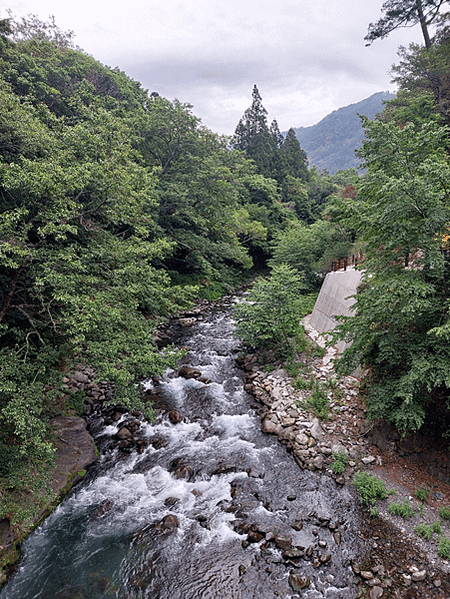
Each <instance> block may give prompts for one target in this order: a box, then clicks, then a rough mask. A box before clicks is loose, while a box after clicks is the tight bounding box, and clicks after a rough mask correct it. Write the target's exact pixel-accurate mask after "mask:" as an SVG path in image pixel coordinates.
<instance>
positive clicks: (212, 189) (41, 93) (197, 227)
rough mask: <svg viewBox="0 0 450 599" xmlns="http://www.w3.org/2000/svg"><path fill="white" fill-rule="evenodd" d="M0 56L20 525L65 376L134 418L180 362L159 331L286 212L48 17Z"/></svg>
mask: <svg viewBox="0 0 450 599" xmlns="http://www.w3.org/2000/svg"><path fill="white" fill-rule="evenodd" d="M0 50H1V53H0V104H1V106H2V110H1V113H0V238H1V244H0V357H1V360H0V422H1V428H0V477H2V480H1V486H2V489H3V490H5V494H4V496H3V501H2V504H1V506H0V512H1V514H2V516H0V517H3V515H4V514H9V516H8V517H10V518H11V519H12V520H14V521H16V515H14V514H17V522H18V521H19V520H20V514H19V512H21V510H22V512H23V514H22V515H23V517H24V518H25V517H26V518H31V516H30V514H31V512H32V510H33V509H34V508H32V506H26V507H23V502H22V501H21V497H25V496H26V493H27V492H28V490H29V489H34V492H35V496H36V499H38V498H39V497H41V498H42V500H44V497H46V495H45V487H46V485H47V478H45V476H46V473H48V472H49V464H51V461H52V459H53V455H54V447H53V445H52V439H51V437H50V436H49V433H48V426H47V424H48V420H49V419H50V418H51V416H52V415H53V414H54V411H55V408H54V407H53V406H56V405H59V404H60V399H61V396H63V395H64V393H65V392H64V390H63V389H62V388H61V383H62V376H63V373H64V372H65V371H67V370H70V369H72V368H74V367H76V365H77V364H79V363H80V362H86V363H88V364H89V365H90V366H92V367H94V369H95V371H96V375H97V377H98V378H99V379H103V380H109V381H111V382H112V383H114V389H115V398H114V400H115V401H117V402H121V403H123V404H125V405H128V406H130V407H131V406H136V405H139V399H138V386H137V383H138V382H139V381H140V380H142V378H144V377H148V376H152V375H153V376H158V375H159V374H161V373H162V372H164V370H165V369H166V368H167V367H168V366H171V365H172V366H174V365H175V364H176V363H177V360H178V359H179V355H180V354H179V353H177V352H173V351H172V350H171V349H170V348H166V350H165V351H164V352H160V351H159V350H158V348H157V346H156V344H155V342H154V336H155V333H156V329H157V327H158V325H159V324H160V323H162V322H164V321H166V320H167V319H168V318H170V317H171V316H173V315H176V314H177V313H179V311H180V310H182V309H185V308H187V307H189V306H190V305H192V302H193V301H194V299H195V298H196V297H197V295H198V286H203V287H204V288H205V289H206V290H207V292H208V293H210V294H212V295H214V296H216V297H217V294H218V293H220V292H223V291H224V290H229V289H230V288H231V286H232V285H233V284H235V283H236V281H238V280H239V278H240V277H241V276H242V272H243V271H245V270H248V269H249V267H251V265H252V259H251V256H250V252H251V251H252V250H254V248H255V247H258V244H264V243H265V238H266V236H267V228H266V227H265V225H264V224H263V223H262V222H261V220H260V218H259V216H260V215H261V217H263V216H267V215H268V217H267V220H268V222H269V223H270V225H271V226H273V227H274V228H276V227H277V226H279V223H280V222H281V221H282V219H283V218H284V216H283V217H281V216H280V214H282V213H283V214H284V212H283V210H281V209H280V208H278V206H279V204H278V203H277V199H278V195H277V193H278V192H277V189H276V184H275V183H274V182H273V181H272V180H269V179H265V178H264V177H263V176H259V175H257V174H256V167H255V166H254V164H252V163H251V162H250V161H249V160H248V159H247V158H246V157H245V156H244V155H243V154H242V153H241V152H238V151H232V150H230V148H229V147H228V145H227V144H228V140H226V139H225V138H222V137H221V136H218V135H215V134H213V133H212V132H211V131H209V130H207V129H206V128H205V127H203V126H201V124H200V120H199V119H198V118H196V117H195V116H194V115H193V114H192V112H191V107H190V106H189V105H187V104H182V103H180V102H178V101H174V102H169V101H168V100H165V99H163V98H161V97H159V96H158V94H152V95H151V96H149V95H148V94H147V92H146V91H145V90H143V89H142V87H141V86H140V84H139V83H137V82H135V81H132V80H131V79H129V78H128V77H127V76H126V75H125V74H124V73H122V72H120V71H119V70H118V69H110V68H108V67H105V66H103V65H101V64H100V63H98V62H97V61H96V60H95V59H94V58H92V57H91V56H88V55H86V54H85V53H83V52H81V51H79V50H78V49H77V48H76V47H75V45H74V44H73V33H72V32H62V31H60V30H59V28H58V27H57V26H56V24H55V21H54V19H53V18H51V19H50V21H49V22H48V23H42V22H41V21H39V19H38V18H37V17H36V16H35V15H29V16H28V17H26V18H23V19H21V20H16V19H14V18H13V17H12V15H10V18H9V19H6V20H2V21H1V22H0ZM254 177H259V179H258V181H256V182H255V181H254V179H253V178H254ZM252 182H253V183H252ZM255 190H256V191H255ZM261 190H264V193H265V196H264V200H267V201H266V202H265V203H264V201H262V202H261V204H260V203H259V201H260V199H261V197H262V196H261V197H259V196H258V193H259V192H261V194H262V191H261ZM248 207H250V208H251V210H252V211H253V213H254V216H253V215H252V214H251V213H250V210H249V209H248ZM185 274H190V275H191V276H192V277H191V280H190V281H188V282H186V280H183V276H184V275H185ZM175 279H178V280H179V281H180V283H179V284H176V283H175ZM192 281H195V282H196V283H198V286H194V285H192V284H190V283H192ZM68 407H69V409H70V408H73V409H75V410H76V411H77V412H78V413H80V411H81V409H82V402H81V398H79V397H69V399H68ZM141 407H142V406H141ZM150 412H151V409H150V408H148V409H147V412H146V413H147V414H150ZM5 448H8V449H9V450H10V458H11V459H10V460H9V462H8V463H7V462H6V460H5V459H4V457H5V452H6V451H7V450H6V449H5ZM30 481H31V482H30ZM39 484H40V485H41V487H40V488H41V490H40V491H39V489H38V487H39ZM14 504H16V506H17V507H16V508H14V509H13V508H12V506H13V505H14ZM20 506H22V507H23V509H22V507H20ZM30 510H31V511H30ZM22 512H21V513H22ZM25 514H28V515H26V516H25Z"/></svg>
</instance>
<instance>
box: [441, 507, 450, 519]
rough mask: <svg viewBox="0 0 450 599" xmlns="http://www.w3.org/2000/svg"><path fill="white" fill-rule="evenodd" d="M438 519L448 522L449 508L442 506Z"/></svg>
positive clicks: (449, 517) (449, 516)
mask: <svg viewBox="0 0 450 599" xmlns="http://www.w3.org/2000/svg"><path fill="white" fill-rule="evenodd" d="M439 518H442V520H450V506H448V505H443V506H442V507H440V508H439Z"/></svg>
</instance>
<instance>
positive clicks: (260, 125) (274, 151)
mask: <svg viewBox="0 0 450 599" xmlns="http://www.w3.org/2000/svg"><path fill="white" fill-rule="evenodd" d="M280 141H281V140H280V132H279V129H278V124H276V121H274V122H273V123H272V125H271V131H270V130H269V127H268V125H267V110H266V109H265V108H264V106H263V104H262V99H261V95H260V93H259V90H258V88H257V87H256V85H254V86H253V92H252V105H251V106H250V108H247V110H246V111H245V112H244V114H243V116H242V117H241V119H240V120H239V123H238V124H237V126H236V130H235V132H234V135H233V138H232V146H233V147H234V148H235V149H237V150H240V151H241V152H244V153H245V154H246V155H247V156H248V157H249V158H251V159H252V160H254V161H255V163H256V166H257V168H258V173H259V174H261V175H264V176H265V177H272V178H274V179H277V177H278V169H279V167H280V164H279V163H280V159H279V153H278V150H279V148H278V146H279V144H280Z"/></svg>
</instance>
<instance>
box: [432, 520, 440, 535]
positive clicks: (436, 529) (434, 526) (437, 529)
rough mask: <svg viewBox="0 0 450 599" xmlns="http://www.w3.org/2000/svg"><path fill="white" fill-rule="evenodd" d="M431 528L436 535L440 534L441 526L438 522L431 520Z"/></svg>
mask: <svg viewBox="0 0 450 599" xmlns="http://www.w3.org/2000/svg"><path fill="white" fill-rule="evenodd" d="M431 530H432V531H433V532H435V533H436V534H438V535H441V534H442V526H441V523H440V522H433V524H432V525H431Z"/></svg>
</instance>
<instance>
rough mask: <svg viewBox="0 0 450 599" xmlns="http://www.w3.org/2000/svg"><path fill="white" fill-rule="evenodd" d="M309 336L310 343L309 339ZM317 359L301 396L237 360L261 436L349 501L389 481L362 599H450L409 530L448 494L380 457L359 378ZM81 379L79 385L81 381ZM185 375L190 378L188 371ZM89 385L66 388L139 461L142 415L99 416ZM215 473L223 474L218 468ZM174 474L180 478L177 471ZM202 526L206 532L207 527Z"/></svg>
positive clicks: (360, 574)
mask: <svg viewBox="0 0 450 599" xmlns="http://www.w3.org/2000/svg"><path fill="white" fill-rule="evenodd" d="M203 309H206V307H203ZM201 312H202V310H198V311H194V312H191V313H188V314H184V315H183V316H182V317H181V319H180V320H179V321H177V322H174V323H173V327H172V333H170V332H169V331H166V332H161V338H162V339H167V337H168V336H169V335H170V334H173V333H175V334H179V333H180V332H182V331H183V330H187V329H189V328H190V327H191V326H194V325H195V323H196V322H197V320H198V319H201V317H202V316H201ZM309 332H310V335H311V336H312V338H313V340H314V332H313V331H309ZM316 340H317V339H316ZM317 354H319V355H317ZM320 354H321V352H320V351H319V352H316V355H314V350H312V351H311V353H309V355H305V356H302V360H303V367H302V368H303V370H302V377H301V378H302V379H303V380H304V381H305V385H304V388H301V389H299V388H298V386H299V382H298V381H297V384H296V387H297V388H296V387H295V386H294V385H293V383H294V381H293V379H292V377H290V376H289V375H288V374H287V373H286V371H284V370H283V369H282V368H281V366H282V364H275V365H274V367H275V369H274V370H273V371H272V372H267V371H266V368H267V367H264V366H263V365H262V364H261V363H260V362H258V358H257V357H256V356H245V357H240V358H239V359H238V362H239V365H240V366H242V367H243V368H244V370H245V372H246V384H245V390H246V391H248V392H251V393H252V395H253V396H254V397H255V399H257V401H258V404H257V406H256V409H257V411H258V413H259V415H260V417H261V419H262V430H263V431H264V432H265V433H272V434H276V435H277V437H278V439H279V440H280V442H281V444H282V445H284V446H285V447H286V450H287V451H288V452H289V453H292V454H293V455H294V457H295V460H296V462H297V464H298V466H299V467H300V468H301V469H307V470H308V471H316V472H317V473H318V474H320V473H323V474H326V475H327V476H328V477H332V478H335V480H336V482H337V484H338V485H339V486H342V487H345V488H346V489H348V490H349V491H350V492H351V493H352V494H353V495H354V496H356V492H355V489H354V487H353V485H352V479H353V476H354V474H355V473H356V472H358V470H365V471H369V472H371V473H375V474H376V475H377V476H379V477H380V478H383V479H384V480H386V482H387V485H388V488H395V490H396V494H395V495H392V496H390V497H389V498H388V499H386V500H384V501H382V502H378V503H377V508H378V516H377V517H376V518H370V517H369V516H368V514H367V511H362V516H363V517H362V524H361V527H360V533H359V537H360V539H361V542H362V545H365V546H366V547H369V549H368V550H367V551H366V553H365V554H364V555H362V554H361V556H360V557H359V556H358V559H353V560H352V568H353V572H354V575H355V578H356V579H357V580H358V581H359V589H360V592H361V594H360V596H361V597H364V596H365V597H368V598H370V599H377V598H379V597H398V598H413V597H417V598H418V599H419V598H425V599H426V598H428V597H429V598H430V599H431V598H432V599H444V598H447V597H448V596H450V588H449V584H448V571H449V570H448V568H449V565H448V563H447V562H446V560H443V559H441V558H439V556H438V555H437V545H436V538H434V539H433V540H431V541H424V540H421V539H419V537H418V536H417V534H416V533H415V531H414V528H415V527H416V526H417V524H418V523H420V522H422V523H429V524H431V523H432V522H434V521H436V520H437V519H438V510H439V507H441V506H445V505H450V495H449V493H448V487H447V486H446V485H444V483H441V482H440V481H436V480H434V479H432V478H427V476H428V475H426V474H425V473H424V472H423V470H422V471H421V470H420V468H418V464H417V463H415V470H414V471H413V470H412V467H413V466H414V463H413V462H411V464H409V462H408V458H407V456H403V457H401V456H398V455H395V452H393V451H391V452H383V451H382V450H380V449H379V448H377V447H376V446H374V445H373V443H372V442H371V440H370V437H369V436H368V433H370V430H369V429H370V426H371V425H368V424H367V423H366V421H365V413H364V409H363V407H362V406H361V405H360V401H359V396H358V379H357V378H356V377H346V378H345V379H342V380H339V381H338V380H337V379H336V376H335V374H334V370H333V358H334V356H335V352H334V351H333V349H332V348H331V349H330V350H328V351H326V352H324V353H323V355H320ZM82 374H83V373H80V374H79V375H78V377H77V378H78V379H81V378H83V377H82V376H81V375H82ZM184 374H185V375H186V374H188V373H187V371H186V372H185V373H184ZM191 374H192V373H191ZM196 376H197V375H196ZM202 378H203V379H204V380H203V381H200V379H199V382H201V383H202V384H204V385H206V387H208V385H209V383H210V382H211V381H209V382H208V380H207V379H206V378H205V377H202ZM88 379H89V377H88ZM88 379H86V380H84V379H83V381H81V380H78V381H77V382H76V383H74V382H73V381H68V383H67V384H70V385H71V384H74V385H75V387H76V388H77V389H80V388H81V387H83V386H84V387H83V389H82V390H84V391H87V393H86V398H85V403H84V405H85V411H86V413H89V416H92V414H93V413H95V412H96V411H97V412H98V411H99V410H101V412H102V417H101V420H102V421H103V422H106V424H107V425H108V426H114V425H115V424H116V423H117V422H120V425H119V427H118V429H117V430H115V432H114V436H113V439H112V440H111V443H112V444H111V448H112V447H114V448H117V449H118V450H119V451H120V452H122V453H123V454H132V453H133V452H135V450H137V453H138V454H142V453H143V452H144V451H145V449H146V447H147V446H148V443H149V440H148V439H146V437H145V435H143V434H142V430H143V429H144V425H143V422H142V419H141V415H140V414H138V413H134V414H128V415H125V416H124V412H123V410H122V409H121V408H120V406H112V407H110V408H107V409H103V408H102V407H101V406H102V402H105V401H106V399H108V398H109V397H108V398H107V394H106V393H105V391H106V389H105V390H102V389H101V388H95V386H93V385H91V382H90V381H89V380H88ZM314 381H317V383H318V384H319V385H321V389H322V391H323V390H324V389H325V390H326V398H327V400H328V403H329V407H330V413H329V415H328V416H327V417H326V418H324V419H322V420H319V419H318V418H317V417H314V415H313V414H312V412H311V406H310V405H308V400H309V398H310V397H311V391H313V389H314V388H315V387H314V385H313V382H314ZM80 385H81V387H80ZM301 386H303V385H301ZM308 386H309V387H310V388H308ZM146 394H147V399H148V400H149V401H154V400H157V403H158V401H159V400H160V393H159V391H158V388H157V386H153V385H150V386H149V387H148V389H147V392H146ZM159 403H160V406H159V411H160V414H161V415H162V416H163V417H164V418H168V419H169V421H170V422H171V423H172V424H177V423H180V422H182V419H183V416H181V420H180V415H179V414H178V415H177V414H176V413H174V411H173V410H170V409H169V408H170V406H168V405H164V402H163V403H162V404H161V402H159ZM164 414H165V416H164ZM139 431H140V432H139ZM105 442H106V441H105ZM161 442H162V439H160V438H155V439H153V440H151V443H153V447H154V448H155V449H157V448H158V447H159V446H160V445H159V444H160V443H161ZM340 451H346V452H347V453H348V458H349V459H348V463H347V465H346V467H345V470H344V472H343V473H342V474H339V475H336V474H333V471H332V462H333V452H334V453H338V452H340ZM229 466H230V467H231V464H230V465H229ZM178 467H180V468H181V467H183V468H184V470H185V471H186V472H184V471H183V472H184V473H185V474H188V475H189V470H188V469H186V464H178V466H177V468H178ZM220 468H221V469H222V470H223V468H224V466H223V464H222V465H221V466H220ZM174 472H175V471H174ZM255 472H256V470H255ZM406 473H407V474H408V475H409V476H410V478H411V480H410V481H409V482H408V481H406V480H403V478H402V477H404V476H405V474H406ZM178 474H183V473H182V472H181V470H180V472H178ZM256 474H257V472H256ZM256 474H255V476H256ZM424 484H425V485H427V486H428V487H429V489H430V491H431V492H430V497H429V499H427V502H426V503H425V504H423V505H421V504H420V503H419V502H418V501H417V500H416V499H415V498H414V492H415V490H416V489H417V488H419V487H420V486H422V485H424ZM405 498H410V499H409V501H410V503H411V505H412V507H413V509H414V510H415V512H416V513H415V515H414V516H413V517H412V518H409V519H408V520H402V519H401V518H400V517H398V516H392V515H391V514H389V512H388V506H389V504H390V503H392V502H393V501H397V502H398V501H403V500H404V499H405ZM110 508H111V506H108V507H107V508H104V509H106V513H107V512H108V510H109V509H110ZM102 509H103V508H102ZM202 517H203V516H202ZM203 524H205V526H206V524H207V523H203ZM328 524H330V523H328ZM328 524H327V525H328ZM444 528H445V524H444ZM342 532H343V531H342ZM342 532H339V531H337V530H332V529H330V534H331V535H332V538H333V539H334V540H333V543H334V544H336V545H337V546H338V543H339V537H340V534H342ZM253 533H255V534H258V531H256V530H255V531H252V530H250V529H249V531H248V534H249V535H252V534H253ZM338 533H339V534H338ZM444 533H447V534H448V533H449V531H448V527H447V528H445V529H444ZM319 562H320V560H319ZM249 596H250V595H249Z"/></svg>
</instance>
